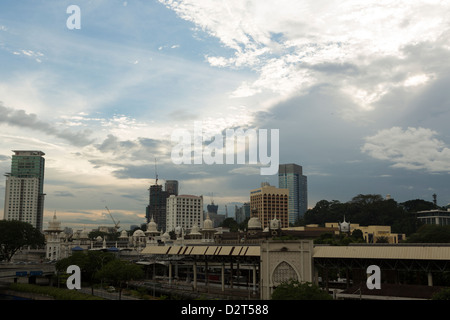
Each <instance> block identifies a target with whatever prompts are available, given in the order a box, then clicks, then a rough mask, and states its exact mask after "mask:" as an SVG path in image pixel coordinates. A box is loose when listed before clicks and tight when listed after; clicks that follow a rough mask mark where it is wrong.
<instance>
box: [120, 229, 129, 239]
mask: <svg viewBox="0 0 450 320" xmlns="http://www.w3.org/2000/svg"><path fill="white" fill-rule="evenodd" d="M119 238H128V233H127V231H126V230H122V232H121V233H120V237H119Z"/></svg>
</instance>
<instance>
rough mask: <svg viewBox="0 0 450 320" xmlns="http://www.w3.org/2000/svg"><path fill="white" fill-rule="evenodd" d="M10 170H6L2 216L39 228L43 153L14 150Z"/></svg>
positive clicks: (40, 228)
mask: <svg viewBox="0 0 450 320" xmlns="http://www.w3.org/2000/svg"><path fill="white" fill-rule="evenodd" d="M13 152H14V155H13V156H12V161H11V172H9V173H7V174H5V176H6V188H5V207H4V209H5V210H4V218H5V220H19V221H23V222H28V223H30V224H31V225H33V227H35V228H36V229H38V230H40V231H42V222H43V215H44V197H45V194H44V166H45V159H44V157H43V156H44V155H45V154H44V153H43V152H41V151H28V150H17V151H13Z"/></svg>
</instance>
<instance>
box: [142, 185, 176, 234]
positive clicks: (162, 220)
mask: <svg viewBox="0 0 450 320" xmlns="http://www.w3.org/2000/svg"><path fill="white" fill-rule="evenodd" d="M149 192H150V193H149V204H148V206H147V208H146V210H145V218H146V219H147V223H149V222H150V221H151V219H152V218H153V219H154V220H155V222H156V224H157V225H158V227H159V228H160V229H159V230H166V218H167V209H166V204H167V203H166V202H167V198H168V197H169V195H170V194H169V193H168V192H167V191H163V188H162V185H158V184H156V185H152V186H150V188H149Z"/></svg>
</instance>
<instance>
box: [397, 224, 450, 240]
mask: <svg viewBox="0 0 450 320" xmlns="http://www.w3.org/2000/svg"><path fill="white" fill-rule="evenodd" d="M406 242H409V243H450V226H440V225H434V224H425V225H423V226H421V227H420V228H419V229H418V230H417V232H416V233H414V234H412V235H411V236H409V238H408V239H407V241H406Z"/></svg>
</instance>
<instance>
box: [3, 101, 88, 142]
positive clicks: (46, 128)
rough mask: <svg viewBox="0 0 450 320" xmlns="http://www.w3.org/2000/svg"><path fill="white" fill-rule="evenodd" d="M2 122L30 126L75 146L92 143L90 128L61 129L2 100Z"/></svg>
mask: <svg viewBox="0 0 450 320" xmlns="http://www.w3.org/2000/svg"><path fill="white" fill-rule="evenodd" d="M0 123H4V124H7V125H10V126H16V127H20V128H29V129H32V130H36V131H40V132H43V133H45V134H47V135H51V136H54V137H57V138H60V139H63V140H66V141H68V142H70V143H71V144H73V145H75V146H85V145H88V144H90V143H92V140H91V139H89V135H90V134H91V131H90V130H83V131H79V132H72V131H70V130H68V129H62V130H59V129H58V128H56V127H55V126H54V125H52V124H50V123H48V122H45V121H41V120H39V119H38V117H37V116H36V115H35V114H33V113H27V112H26V111H25V110H21V109H20V110H17V109H12V108H7V107H5V106H3V104H2V103H1V102H0Z"/></svg>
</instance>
